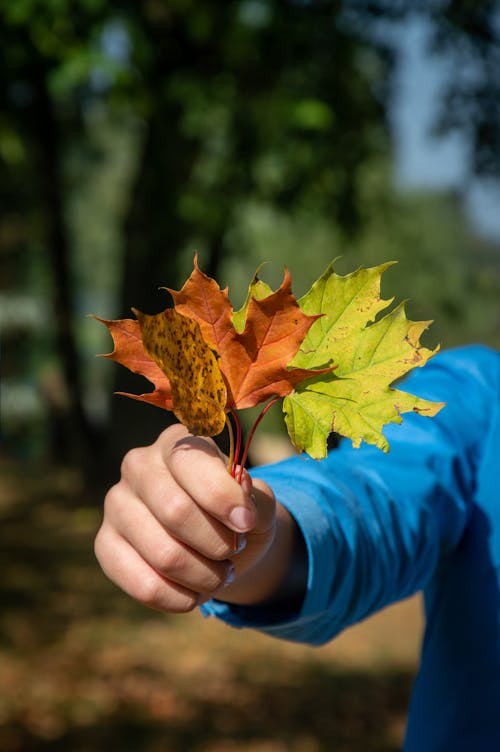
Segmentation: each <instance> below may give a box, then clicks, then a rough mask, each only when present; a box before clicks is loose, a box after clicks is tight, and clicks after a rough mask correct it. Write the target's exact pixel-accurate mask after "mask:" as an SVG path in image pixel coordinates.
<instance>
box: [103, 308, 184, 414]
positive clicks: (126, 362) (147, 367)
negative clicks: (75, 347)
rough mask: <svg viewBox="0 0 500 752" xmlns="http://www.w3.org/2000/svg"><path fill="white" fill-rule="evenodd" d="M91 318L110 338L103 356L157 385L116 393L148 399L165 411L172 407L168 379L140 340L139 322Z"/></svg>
mask: <svg viewBox="0 0 500 752" xmlns="http://www.w3.org/2000/svg"><path fill="white" fill-rule="evenodd" d="M92 318H94V319H96V320H97V321H100V322H101V324H104V325H105V326H106V327H107V328H108V330H109V332H110V334H111V336H112V338H113V344H114V349H113V352H111V353H108V354H106V355H102V357H103V358H109V359H110V360H114V361H116V362H117V363H120V364H121V365H123V366H126V368H128V369H129V370H130V371H132V372H133V373H138V374H140V375H141V376H144V377H145V378H146V379H148V381H150V382H151V383H152V384H153V385H154V386H155V387H156V388H155V390H154V391H153V392H147V393H146V394H129V393H128V392H117V394H120V395H122V396H124V397H130V398H131V399H135V400H139V401H141V402H147V403H148V404H150V405H155V406H156V407H162V408H164V409H165V410H172V408H173V404H172V390H171V386H170V381H169V379H168V377H167V376H166V374H165V373H164V372H163V371H162V370H161V368H159V367H158V366H157V365H156V363H155V362H154V361H153V360H151V358H150V357H149V355H148V354H147V353H146V350H145V349H144V345H143V342H142V334H141V329H140V326H139V322H138V321H136V320H135V319H116V320H114V321H113V320H110V319H102V318H100V317H99V316H92Z"/></svg>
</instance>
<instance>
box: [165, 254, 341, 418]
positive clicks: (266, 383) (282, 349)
mask: <svg viewBox="0 0 500 752" xmlns="http://www.w3.org/2000/svg"><path fill="white" fill-rule="evenodd" d="M169 292H170V294H171V295H172V298H173V300H174V304H175V308H176V310H177V311H178V312H179V313H181V314H183V315H185V316H188V317H189V318H192V319H194V320H195V321H197V322H198V324H199V325H200V328H201V331H202V334H203V338H204V340H205V342H207V344H208V345H209V346H211V347H213V348H214V349H215V350H216V351H217V352H218V354H219V356H220V362H219V365H220V369H221V371H222V373H223V375H224V378H225V380H226V383H227V387H228V405H227V409H229V410H230V409H232V408H237V409H243V408H246V407H254V406H255V405H257V404H258V403H259V402H263V401H264V400H266V399H268V398H270V397H283V396H285V395H286V394H289V393H290V392H291V391H292V390H293V388H294V386H295V385H296V384H298V383H299V382H301V381H304V380H305V379H307V378H311V377H312V376H316V375H318V374H319V373H325V372H327V371H331V370H332V368H326V369H320V370H319V369H317V370H310V369H305V368H292V369H289V368H287V366H288V364H289V363H290V362H291V360H292V359H293V358H294V356H295V355H296V354H297V351H298V350H299V347H300V345H301V342H302V340H303V339H304V337H305V335H306V334H307V332H308V331H309V328H310V327H311V326H312V324H313V323H314V322H315V321H316V319H317V318H318V316H309V315H307V314H305V313H304V312H303V311H302V310H301V309H300V307H299V305H298V303H297V301H296V300H295V297H294V295H293V293H292V289H291V277H290V273H289V271H288V270H287V269H285V275H284V279H283V283H282V284H281V287H279V289H278V290H276V291H275V292H273V293H271V294H270V295H268V296H267V297H265V298H263V299H262V300H256V299H255V298H251V300H250V302H249V305H248V310H247V315H246V321H245V327H244V329H243V331H242V332H238V331H237V330H236V329H235V327H234V325H233V307H232V305H231V303H230V301H229V297H228V293H227V288H226V289H224V290H221V289H220V287H219V285H218V284H217V282H216V281H215V280H214V279H212V278H211V277H208V276H207V275H206V274H204V273H203V272H202V271H201V270H200V268H199V266H198V260H197V257H196V256H195V259H194V270H193V272H192V274H191V276H190V277H189V279H188V280H187V281H186V283H185V284H184V286H183V288H182V290H179V291H176V290H170V289H169Z"/></svg>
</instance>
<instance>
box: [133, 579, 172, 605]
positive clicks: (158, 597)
mask: <svg viewBox="0 0 500 752" xmlns="http://www.w3.org/2000/svg"><path fill="white" fill-rule="evenodd" d="M164 587H165V583H163V582H162V581H161V580H159V578H158V577H157V576H154V575H151V576H150V577H143V578H142V579H141V582H140V584H139V585H138V586H137V590H136V593H135V599H136V600H137V601H139V603H142V604H143V605H144V606H149V608H158V606H159V604H160V603H161V602H162V600H163V595H164V594H163V589H164Z"/></svg>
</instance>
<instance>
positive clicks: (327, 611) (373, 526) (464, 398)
mask: <svg viewBox="0 0 500 752" xmlns="http://www.w3.org/2000/svg"><path fill="white" fill-rule="evenodd" d="M499 373H500V357H499V356H498V354H496V353H494V352H492V351H490V350H487V349H486V348H482V347H472V348H462V349H460V350H455V351H450V352H447V353H444V354H442V355H440V356H438V357H437V358H435V359H434V360H433V361H432V363H431V364H429V365H427V366H426V367H425V368H424V369H422V370H420V369H417V370H416V371H415V372H413V374H412V376H411V377H410V378H409V379H408V381H407V382H406V383H405V388H406V387H407V386H408V389H409V390H410V391H412V392H414V393H416V394H418V395H420V396H422V397H425V398H428V399H437V400H443V399H444V400H446V401H447V402H448V404H447V406H446V407H445V408H444V409H443V410H442V412H441V413H439V415H438V416H436V418H433V419H428V418H423V417H421V416H418V415H414V414H408V415H405V417H404V422H403V424H402V425H401V426H390V427H388V428H387V431H386V433H387V437H388V439H389V442H390V445H391V451H390V453H389V454H383V453H382V452H380V451H379V450H376V449H374V448H373V447H367V446H364V447H362V448H361V449H358V450H355V449H352V447H351V446H350V443H349V442H343V443H342V444H341V447H340V449H338V450H336V451H334V452H332V453H331V454H330V455H329V457H328V458H327V459H326V460H324V461H321V462H315V461H313V460H309V459H307V458H302V457H299V458H294V459H292V460H290V461H287V462H285V463H278V464H277V465H274V466H270V467H268V468H261V469H259V470H258V471H257V472H258V474H259V477H261V478H262V479H264V480H265V481H266V482H267V483H269V484H270V485H271V486H272V488H273V490H274V492H275V494H276V497H277V498H278V499H280V500H282V501H283V503H284V504H286V506H287V508H288V510H289V512H290V513H291V514H292V516H293V517H294V518H295V520H296V522H297V524H298V525H299V527H300V528H301V531H302V534H303V536H304V540H305V542H306V545H307V552H308V582H307V592H306V595H305V598H304V601H303V604H302V608H301V609H300V610H299V611H297V612H296V613H295V615H293V616H287V617H286V618H284V615H283V613H281V612H280V610H279V609H276V610H274V609H273V608H272V605H271V604H267V606H266V608H253V609H248V608H240V607H234V606H230V605H227V604H224V603H221V602H219V601H212V602H211V603H208V604H206V605H205V606H204V607H203V608H204V611H205V613H211V614H214V615H217V616H218V617H220V618H222V619H224V620H226V621H227V622H229V623H231V624H233V625H234V626H248V627H256V628H259V629H262V630H263V631H266V632H268V633H269V634H273V635H275V636H278V637H281V638H287V639H292V640H300V641H305V642H309V643H322V642H325V641H326V640H328V639H330V638H331V637H333V636H334V635H335V634H337V633H338V632H340V631H341V630H342V629H344V628H345V627H347V626H348V625H350V624H352V623H353V622H356V621H359V620H360V619H362V618H364V617H366V616H367V615H369V614H371V613H373V612H374V611H376V610H378V609H380V608H382V607H384V606H386V605H388V604H390V603H392V602H394V601H396V600H399V599H401V598H404V597H406V596H409V595H410V594H412V593H414V592H416V591H418V590H420V589H422V588H424V587H425V586H426V585H427V584H428V583H429V581H430V580H431V578H432V577H433V575H434V573H435V571H436V568H437V567H438V565H439V563H440V562H442V561H443V560H445V558H446V556H447V555H448V554H449V553H450V552H451V551H453V549H454V548H455V547H456V545H457V544H458V542H459V541H460V538H461V536H462V534H463V531H464V529H465V527H466V525H467V521H468V517H469V514H470V510H471V505H472V503H473V496H474V489H475V484H476V481H477V476H478V467H479V466H480V463H481V460H482V454H483V446H484V445H485V443H486V441H487V438H488V435H489V433H491V423H492V420H491V416H492V414H494V411H492V409H491V408H492V406H493V405H495V404H496V402H497V401H498V393H499Z"/></svg>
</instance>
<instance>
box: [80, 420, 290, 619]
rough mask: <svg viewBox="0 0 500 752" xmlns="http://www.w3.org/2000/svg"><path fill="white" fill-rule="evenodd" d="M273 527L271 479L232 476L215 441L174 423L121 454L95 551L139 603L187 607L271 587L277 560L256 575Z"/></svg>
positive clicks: (261, 595) (255, 596)
mask: <svg viewBox="0 0 500 752" xmlns="http://www.w3.org/2000/svg"><path fill="white" fill-rule="evenodd" d="M284 514H285V513H284V512H283V510H282V511H281V512H280V514H279V517H280V518H282V517H283V515H284ZM276 530H277V516H276V503H275V499H274V495H273V493H272V491H271V489H270V488H269V486H267V484H265V483H264V482H263V481H258V480H255V481H254V482H252V479H251V478H250V476H249V475H248V473H247V472H246V471H243V474H242V481H241V485H240V484H238V483H237V482H236V481H235V480H234V478H232V477H231V475H230V474H229V473H228V471H227V460H226V458H225V457H224V455H223V454H222V453H221V452H220V450H219V449H218V448H217V446H216V445H215V443H214V442H213V441H212V440H211V439H204V438H200V437H195V436H192V435H190V434H189V433H188V432H187V430H186V429H185V428H184V427H183V426H181V425H175V426H171V427H170V428H168V429H167V430H166V431H164V432H163V433H162V434H161V435H160V436H159V438H158V439H157V441H156V442H155V443H154V444H152V445H151V446H149V447H144V448H139V449H133V450H131V451H130V452H129V453H128V454H127V455H126V456H125V458H124V461H123V464H122V471H121V478H120V481H119V482H118V483H117V484H116V485H114V486H113V487H112V488H111V489H110V490H109V491H108V493H107V495H106V499H105V505H104V519H103V522H102V525H101V528H100V530H99V532H98V534H97V537H96V541H95V553H96V556H97V559H98V561H99V563H100V565H101V567H102V569H103V571H104V572H105V574H106V575H107V576H108V577H109V578H110V579H111V580H112V581H113V582H114V583H115V584H117V585H118V586H119V587H120V588H122V589H123V590H124V591H125V592H126V593H128V594H129V595H131V596H132V597H133V598H135V599H136V600H138V601H139V602H141V603H143V604H145V605H147V606H150V607H152V608H156V609H159V610H161V611H168V612H187V611H190V610H192V609H193V608H194V607H195V606H197V605H199V604H200V603H202V602H204V601H206V600H208V599H209V598H212V597H214V596H215V597H220V598H221V599H223V600H227V601H232V602H240V603H252V602H258V601H260V600H264V599H265V598H267V597H268V596H269V595H271V594H272V590H273V588H274V587H275V585H276V587H277V586H278V584H279V582H278V581H277V582H276V583H274V582H273V578H274V577H276V579H277V580H279V578H280V577H281V573H280V571H279V567H278V568H276V567H275V566H273V571H272V573H271V577H270V578H269V577H266V578H261V577H260V573H261V569H265V568H266V559H267V557H268V552H269V550H270V547H271V544H272V543H273V542H274V539H275V536H276Z"/></svg>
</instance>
